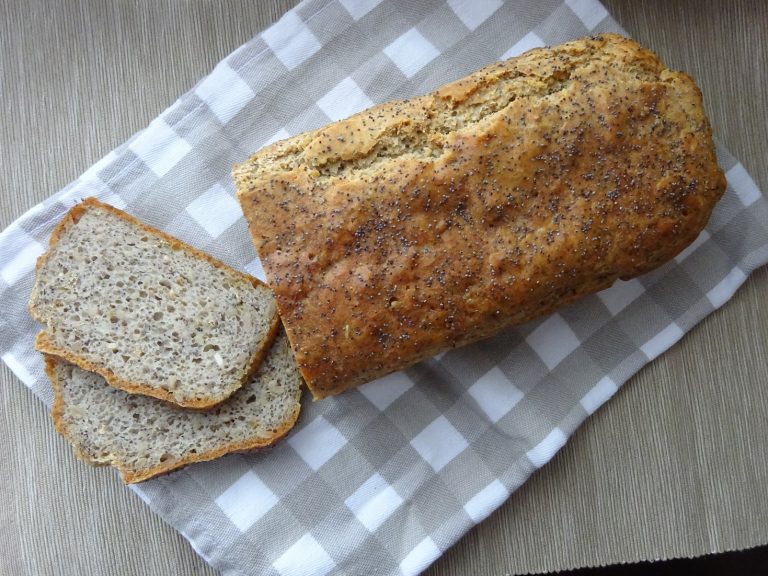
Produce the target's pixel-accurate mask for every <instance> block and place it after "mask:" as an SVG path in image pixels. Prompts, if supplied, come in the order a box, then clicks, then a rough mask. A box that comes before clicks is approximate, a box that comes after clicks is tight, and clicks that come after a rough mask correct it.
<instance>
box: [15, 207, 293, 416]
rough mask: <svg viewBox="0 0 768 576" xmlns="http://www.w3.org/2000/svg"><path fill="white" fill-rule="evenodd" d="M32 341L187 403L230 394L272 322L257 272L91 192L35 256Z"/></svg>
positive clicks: (254, 360) (272, 310)
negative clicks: (37, 330)
mask: <svg viewBox="0 0 768 576" xmlns="http://www.w3.org/2000/svg"><path fill="white" fill-rule="evenodd" d="M30 312H31V313H32V315H33V316H34V317H35V318H36V319H37V320H39V321H41V322H43V323H44V324H45V325H46V329H45V331H44V332H43V333H42V334H41V335H40V336H39V337H38V340H37V347H38V349H40V350H41V351H43V352H47V353H53V354H58V355H60V356H63V357H65V358H66V359H68V360H70V361H72V362H74V363H76V364H78V365H80V366H81V367H83V368H85V369H88V370H92V371H96V372H98V373H100V374H101V375H102V376H104V377H105V378H107V380H108V381H109V382H110V383H111V384H112V385H114V386H117V387H119V388H122V389H125V390H128V391H131V392H138V393H142V394H148V395H151V396H155V397H158V398H162V399H164V400H168V401H171V402H174V403H177V404H179V405H182V406H188V407H197V408H202V407H208V406H212V405H215V404H217V403H219V402H221V401H223V400H225V399H226V398H227V397H229V396H230V395H231V394H232V393H233V392H234V391H235V390H236V389H237V388H239V387H240V386H241V385H242V384H243V383H244V382H245V381H246V380H247V378H248V376H250V375H251V374H253V372H254V371H255V369H256V368H258V363H259V362H260V361H261V359H262V358H263V355H264V354H265V352H266V350H267V349H268V347H269V344H270V343H271V341H272V338H273V337H274V334H275V331H276V329H277V324H278V319H277V306H276V304H275V301H274V297H273V296H272V293H271V291H270V290H269V288H267V287H266V286H265V285H263V284H261V283H260V282H259V281H258V280H256V279H255V278H251V277H249V276H247V275H245V274H241V273H239V272H237V271H235V270H233V269H231V268H229V267H227V266H225V265H223V264H221V263H220V262H217V261H214V260H213V259H211V258H209V257H207V256H206V255H204V254H202V253H200V252H198V251H196V250H195V249H193V248H191V247H189V246H187V245H185V244H182V243H181V242H179V241H178V240H175V239H173V238H170V237H168V236H166V235H164V234H162V233H161V232H159V231H157V230H154V229H152V228H149V227H146V226H144V225H142V224H140V223H138V222H137V221H135V220H134V219H133V218H131V217H130V216H128V215H127V214H124V213H122V212H120V211H118V210H116V209H114V208H111V207H109V206H106V205H103V204H100V203H98V202H96V201H94V200H87V201H86V202H84V203H82V204H80V205H78V206H76V207H75V208H74V209H73V210H72V211H70V213H69V214H68V215H67V217H65V219H64V220H63V221H62V223H61V224H60V225H59V228H58V229H57V230H56V232H55V233H54V236H53V238H52V242H51V248H50V249H49V251H48V252H47V253H46V254H45V255H43V256H42V257H41V259H40V261H39V262H38V270H37V277H36V283H35V286H34V289H33V293H32V297H31V299H30Z"/></svg>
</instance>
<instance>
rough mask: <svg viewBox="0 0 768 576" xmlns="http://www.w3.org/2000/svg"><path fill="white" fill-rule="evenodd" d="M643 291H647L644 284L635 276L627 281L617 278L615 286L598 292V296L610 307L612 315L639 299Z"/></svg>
mask: <svg viewBox="0 0 768 576" xmlns="http://www.w3.org/2000/svg"><path fill="white" fill-rule="evenodd" d="M643 292H645V288H644V287H643V285H642V284H641V283H640V281H639V280H637V279H635V278H633V279H632V280H628V281H626V282H624V281H623V280H616V282H614V283H613V286H611V287H610V288H606V289H605V290H603V291H601V292H598V294H597V296H598V297H599V298H600V300H602V301H603V304H605V307H606V308H608V311H609V312H610V313H611V316H616V315H617V314H618V313H619V312H621V311H622V310H624V308H626V307H627V306H629V305H630V304H632V302H634V301H635V300H637V299H638V298H639V297H640V296H641V295H642V294H643Z"/></svg>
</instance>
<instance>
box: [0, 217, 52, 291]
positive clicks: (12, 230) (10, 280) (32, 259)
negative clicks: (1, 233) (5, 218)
mask: <svg viewBox="0 0 768 576" xmlns="http://www.w3.org/2000/svg"><path fill="white" fill-rule="evenodd" d="M4 248H7V249H8V252H9V253H10V254H13V253H14V252H15V254H14V256H13V257H12V258H11V259H10V260H9V261H8V262H7V263H6V264H5V265H4V266H3V267H2V269H0V277H2V278H3V280H4V281H5V283H6V284H8V285H9V286H12V285H13V284H15V283H16V282H18V281H19V280H20V279H21V278H22V277H23V276H25V275H26V274H28V273H30V272H32V270H34V269H35V263H36V262H37V257H38V256H40V254H42V253H43V252H45V248H44V247H43V245H42V244H40V242H38V241H37V240H35V239H34V238H32V236H30V235H29V234H27V233H26V232H25V231H24V230H23V229H22V228H21V227H20V226H17V225H15V224H11V226H9V227H8V228H7V229H6V231H5V246H4Z"/></svg>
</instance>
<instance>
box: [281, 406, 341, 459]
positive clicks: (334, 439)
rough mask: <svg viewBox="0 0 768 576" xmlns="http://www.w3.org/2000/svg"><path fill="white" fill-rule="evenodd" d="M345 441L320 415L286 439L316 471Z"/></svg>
mask: <svg viewBox="0 0 768 576" xmlns="http://www.w3.org/2000/svg"><path fill="white" fill-rule="evenodd" d="M346 443H347V439H346V438H344V436H343V435H342V433H341V432H339V431H338V430H337V429H336V428H335V427H334V426H333V424H331V423H330V422H328V420H326V419H325V418H323V417H322V416H318V417H317V418H315V419H314V420H313V421H312V422H310V423H309V424H307V425H306V426H304V428H302V429H301V430H299V431H298V432H296V433H295V434H294V435H293V436H291V437H290V438H289V439H288V444H290V446H291V448H293V449H294V450H295V451H296V453H297V454H298V455H299V456H300V457H301V459H302V460H304V462H306V463H307V466H309V467H310V468H312V470H315V471H317V470H318V469H320V467H321V466H322V465H323V464H325V463H326V462H328V460H330V459H331V458H333V456H334V455H335V454H336V453H337V452H338V451H339V450H341V449H342V448H343V447H344V445H345V444H346Z"/></svg>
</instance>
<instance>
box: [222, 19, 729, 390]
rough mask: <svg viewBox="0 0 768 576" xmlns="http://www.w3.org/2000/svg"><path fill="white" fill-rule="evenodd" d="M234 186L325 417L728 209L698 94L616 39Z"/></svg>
mask: <svg viewBox="0 0 768 576" xmlns="http://www.w3.org/2000/svg"><path fill="white" fill-rule="evenodd" d="M234 178H235V181H236V184H237V188H238V197H239V200H240V202H241V204H242V207H243V211H244V213H245V215H246V218H247V219H248V221H249V225H250V230H251V235H252V238H253V241H254V244H255V246H256V249H257V251H258V253H259V256H260V257H261V259H262V262H263V265H264V269H265V272H266V274H267V279H268V283H269V284H270V286H271V287H272V289H273V291H274V292H275V294H276V297H277V302H278V308H279V310H280V314H281V317H282V320H283V323H284V325H285V327H286V330H287V334H288V337H289V339H290V342H291V345H292V346H293V349H294V351H295V353H296V356H297V361H298V364H299V366H300V369H301V371H302V374H303V376H304V378H305V379H306V381H307V383H308V385H309V387H310V389H311V390H312V392H313V394H314V396H315V397H316V398H322V397H324V396H327V395H329V394H335V393H338V392H341V391H343V390H345V389H347V388H349V387H352V386H355V385H358V384H361V383H363V382H366V381H368V380H371V379H374V378H376V377H378V376H381V375H384V374H386V373H388V372H391V371H394V370H397V369H400V368H403V367H406V366H408V365H410V364H412V363H414V362H417V361H419V360H421V359H424V358H426V357H429V356H432V355H434V354H436V353H438V352H440V351H442V350H445V349H447V348H450V347H454V346H459V345H462V344H466V343H469V342H472V341H475V340H478V339H480V338H483V337H486V336H489V335H491V334H493V333H495V332H497V331H499V330H501V329H503V328H504V327H506V326H510V325H512V324H517V323H521V322H525V321H528V320H530V319H533V318H535V317H537V316H541V315H543V314H546V313H548V312H551V311H553V310H555V309H557V308H559V307H561V306H564V305H566V304H569V303H571V302H573V301H575V300H577V299H578V298H581V297H583V296H585V295H587V294H591V293H593V292H596V291H598V290H601V289H603V288H606V287H608V286H610V285H611V284H612V283H613V282H614V281H615V280H616V279H618V278H624V279H626V278H631V277H634V276H637V275H639V274H642V273H644V272H647V271H649V270H651V269H653V268H655V267H657V266H659V265H661V264H662V263H664V262H666V261H668V260H669V259H671V258H672V257H673V256H675V255H676V254H677V253H678V252H680V251H681V250H682V249H683V248H684V247H685V246H687V245H688V244H689V243H690V242H692V241H693V240H694V239H695V238H696V236H697V235H698V234H699V232H700V231H701V230H702V228H703V227H704V226H705V224H706V222H707V221H708V219H709V215H710V213H711V211H712V208H713V206H714V205H715V203H716V202H717V200H718V199H719V198H720V197H721V195H722V193H723V191H724V190H725V179H724V176H723V173H722V170H721V169H720V168H719V167H718V165H717V162H716V158H715V152H714V146H713V142H712V135H711V129H710V126H709V122H708V120H707V118H706V116H705V114H704V110H703V106H702V99H701V93H700V91H699V89H698V88H697V86H696V85H695V83H694V82H693V80H692V79H691V78H690V77H689V76H688V75H686V74H684V73H681V72H675V71H671V70H668V69H667V68H665V67H664V65H663V64H662V63H661V62H660V61H659V59H658V58H657V57H656V56H655V55H654V54H653V53H651V52H650V51H648V50H646V49H644V48H642V47H641V46H639V45H638V44H637V43H635V42H633V41H631V40H628V39H625V38H623V37H621V36H616V35H609V34H606V35H602V36H597V37H594V38H586V39H581V40H576V41H573V42H569V43H567V44H563V45H560V46H556V47H553V48H547V49H535V50H532V51H529V52H527V53H526V54H524V55H522V56H520V57H518V58H513V59H511V60H508V61H505V62H500V63H496V64H493V65H491V66H488V67H486V68H483V69H482V70H480V71H478V72H476V73H475V74H472V75H470V76H468V77H466V78H464V79H462V80H459V81H457V82H454V83H452V84H448V85H446V86H444V87H442V88H440V89H438V90H437V91H435V92H433V93H431V94H428V95H426V96H421V97H417V98H413V99H411V100H406V101H395V102H390V103H386V104H382V105H379V106H375V107H373V108H371V109H369V110H366V111H364V112H361V113H359V114H356V115H355V116H352V117H351V118H349V119H347V120H343V121H341V122H337V123H334V124H331V125H329V126H327V127H325V128H322V129H320V130H316V131H313V132H308V133H305V134H301V135H298V136H296V137H293V138H290V139H288V140H284V141H282V142H278V143H276V144H273V145H271V146H269V147H266V148H264V149H263V150H261V151H260V152H258V153H257V154H255V155H254V156H252V157H251V158H250V159H248V160H247V161H246V162H245V163H243V164H242V165H240V166H238V167H236V168H235V171H234Z"/></svg>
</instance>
